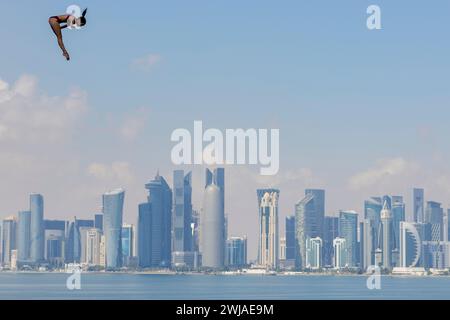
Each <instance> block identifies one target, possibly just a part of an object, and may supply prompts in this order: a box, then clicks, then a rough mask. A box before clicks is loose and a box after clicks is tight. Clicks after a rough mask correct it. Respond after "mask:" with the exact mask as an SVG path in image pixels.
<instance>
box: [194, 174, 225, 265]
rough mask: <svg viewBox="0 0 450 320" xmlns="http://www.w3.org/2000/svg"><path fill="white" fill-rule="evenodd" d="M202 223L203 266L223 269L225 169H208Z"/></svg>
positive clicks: (201, 247)
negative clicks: (213, 172) (213, 171)
mask: <svg viewBox="0 0 450 320" xmlns="http://www.w3.org/2000/svg"><path fill="white" fill-rule="evenodd" d="M200 223H201V237H200V238H201V246H200V249H201V252H202V266H203V267H206V268H212V269H222V268H223V267H224V264H225V238H224V237H225V212H224V176H223V169H222V170H219V169H216V170H215V174H214V175H213V174H212V173H211V171H209V170H208V169H207V170H206V189H205V194H204V199H203V211H202V216H201V219H200Z"/></svg>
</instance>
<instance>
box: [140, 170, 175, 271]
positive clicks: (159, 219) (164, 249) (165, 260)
mask: <svg viewBox="0 0 450 320" xmlns="http://www.w3.org/2000/svg"><path fill="white" fill-rule="evenodd" d="M145 188H146V189H147V190H148V193H149V194H148V203H149V204H150V211H151V233H150V235H151V241H150V245H151V249H150V250H151V267H165V268H168V267H170V264H171V261H172V190H171V189H170V187H169V185H168V184H167V182H166V180H165V179H164V178H163V177H162V176H160V175H159V173H157V175H156V177H155V178H154V179H153V180H152V181H150V182H149V183H147V184H146V185H145Z"/></svg>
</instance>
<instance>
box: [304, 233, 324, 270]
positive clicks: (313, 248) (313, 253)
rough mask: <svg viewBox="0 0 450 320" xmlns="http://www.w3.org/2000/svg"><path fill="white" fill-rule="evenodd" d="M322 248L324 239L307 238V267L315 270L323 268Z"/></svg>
mask: <svg viewBox="0 0 450 320" xmlns="http://www.w3.org/2000/svg"><path fill="white" fill-rule="evenodd" d="M322 248H323V242H322V239H320V238H318V237H317V238H308V239H307V240H306V268H308V269H313V270H318V269H320V268H322V263H323V262H322Z"/></svg>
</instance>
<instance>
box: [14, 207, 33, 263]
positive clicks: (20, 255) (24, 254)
mask: <svg viewBox="0 0 450 320" xmlns="http://www.w3.org/2000/svg"><path fill="white" fill-rule="evenodd" d="M18 218H19V221H18V225H17V259H18V261H20V262H23V261H28V260H29V259H30V245H31V241H30V232H31V229H30V226H31V212H30V211H21V212H19V214H18Z"/></svg>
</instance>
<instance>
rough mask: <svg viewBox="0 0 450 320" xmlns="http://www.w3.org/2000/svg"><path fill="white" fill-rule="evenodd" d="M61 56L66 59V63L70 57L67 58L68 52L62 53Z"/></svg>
mask: <svg viewBox="0 0 450 320" xmlns="http://www.w3.org/2000/svg"><path fill="white" fill-rule="evenodd" d="M63 56H64V57H65V58H66V60H67V61H69V60H70V56H69V53H68V52H64V53H63Z"/></svg>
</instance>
